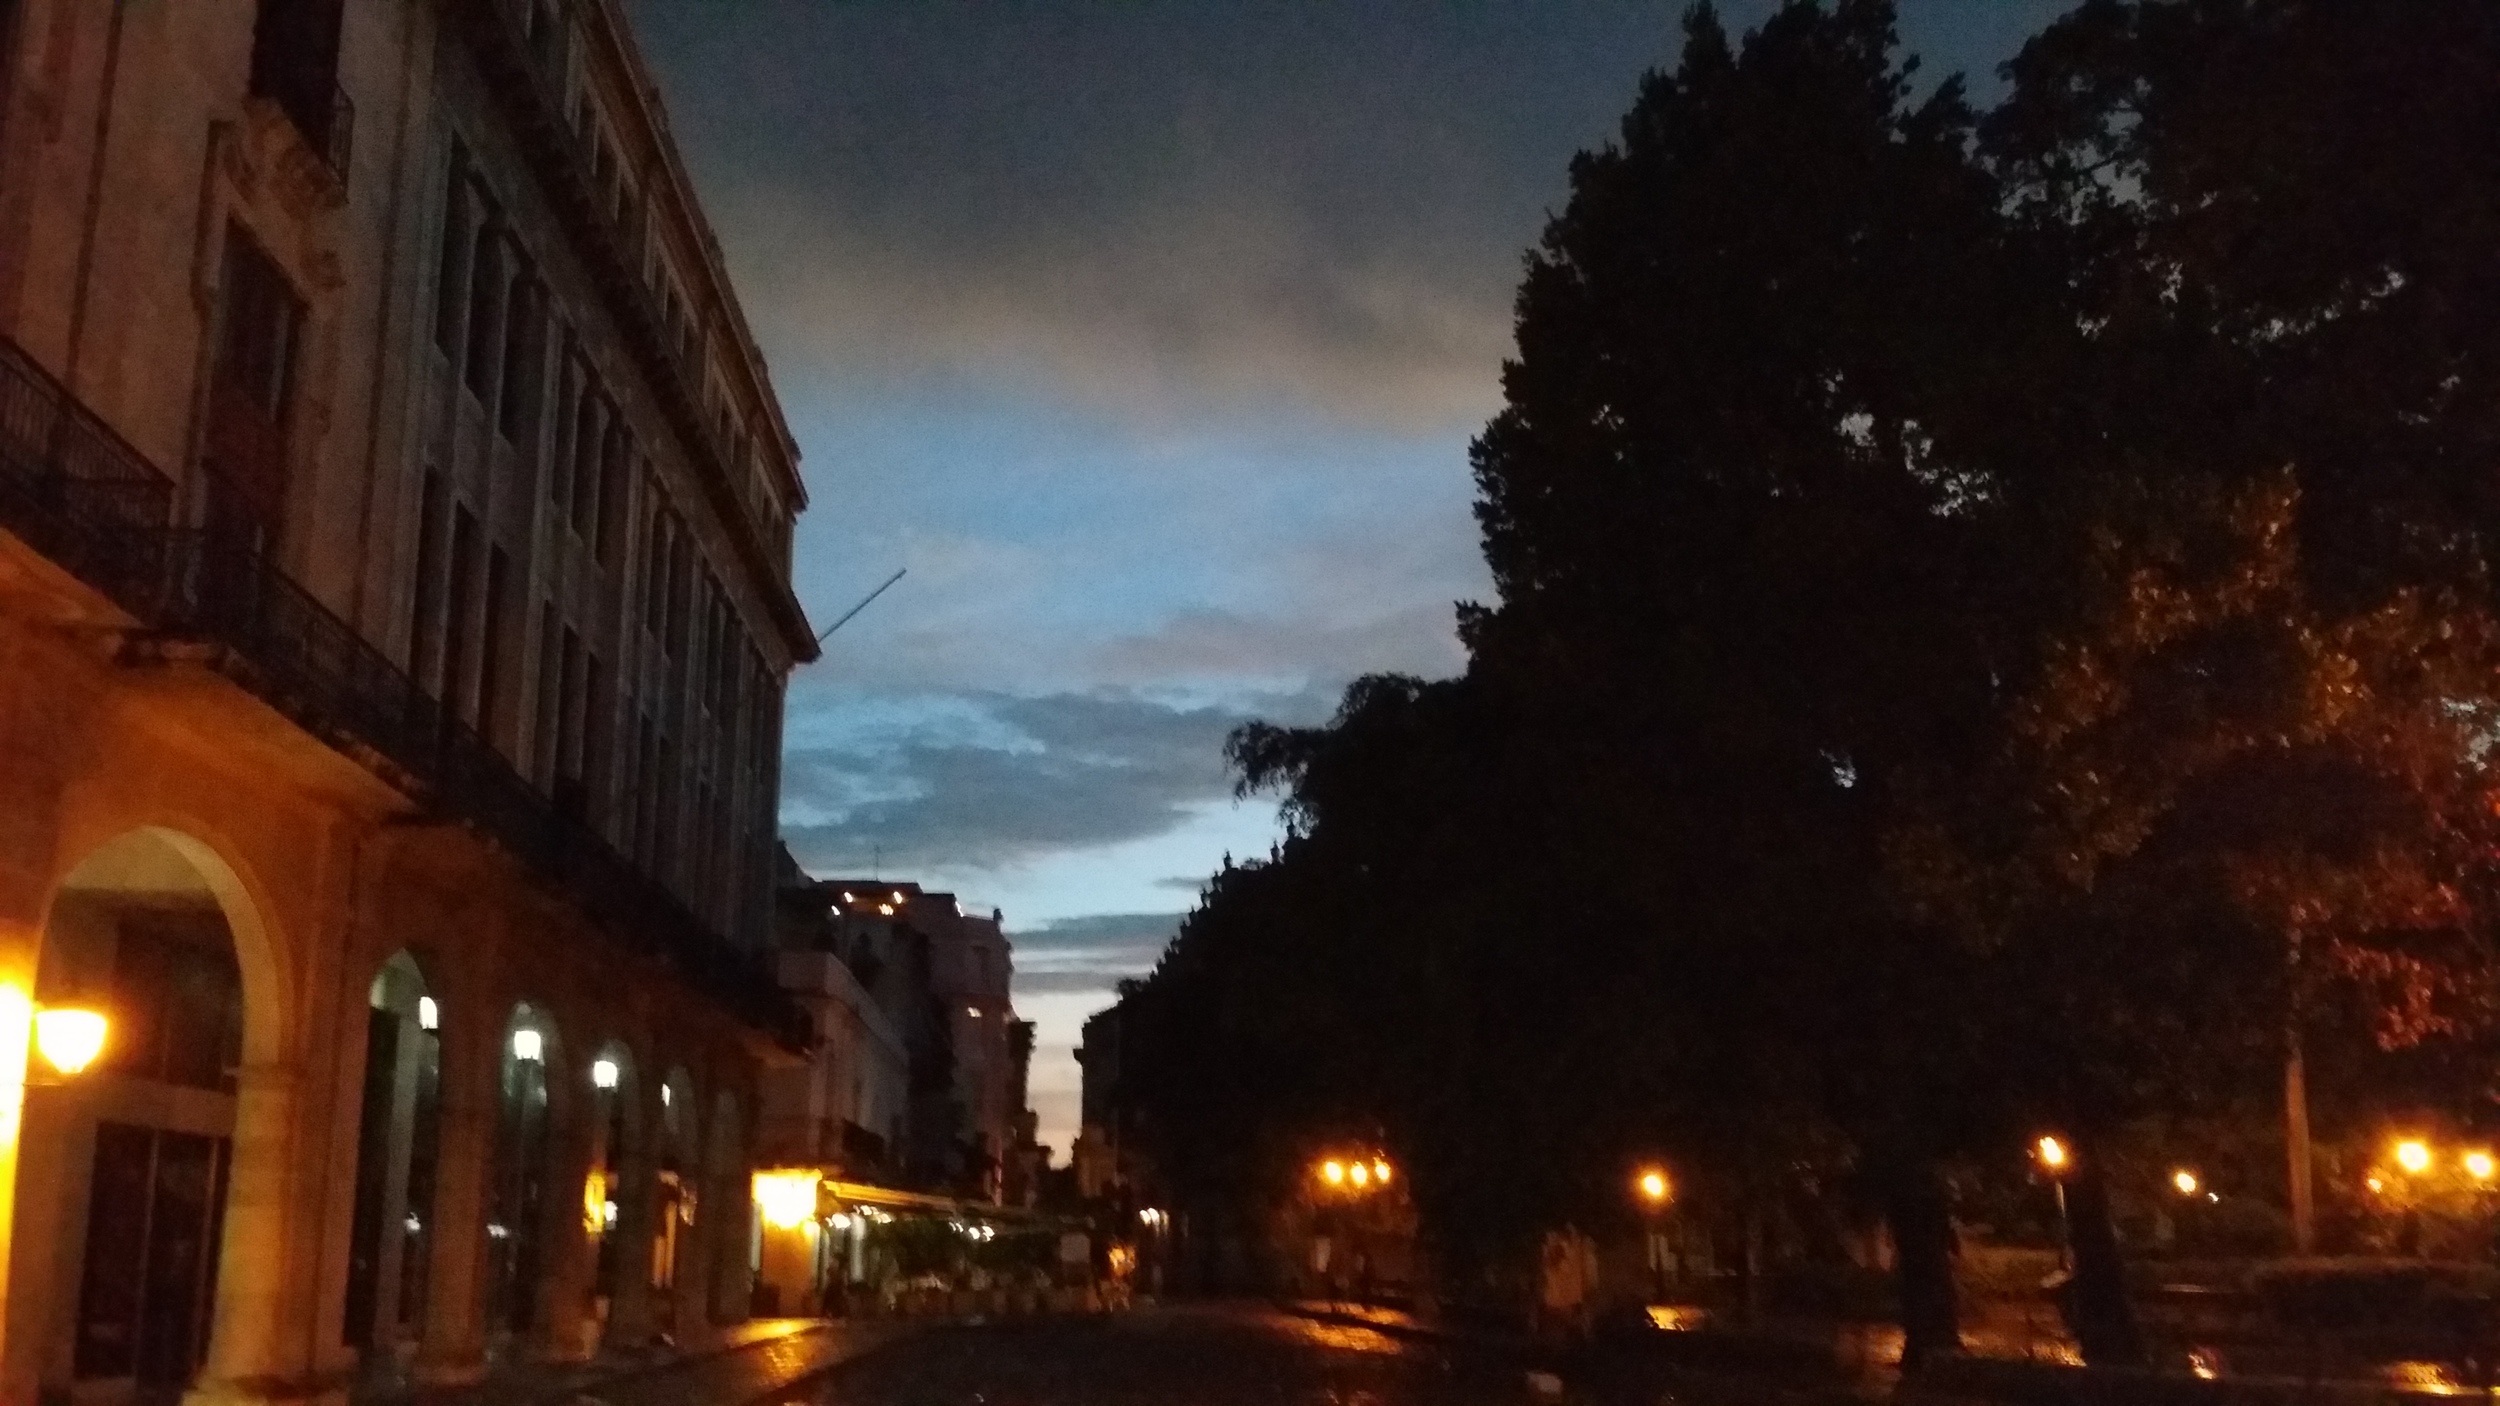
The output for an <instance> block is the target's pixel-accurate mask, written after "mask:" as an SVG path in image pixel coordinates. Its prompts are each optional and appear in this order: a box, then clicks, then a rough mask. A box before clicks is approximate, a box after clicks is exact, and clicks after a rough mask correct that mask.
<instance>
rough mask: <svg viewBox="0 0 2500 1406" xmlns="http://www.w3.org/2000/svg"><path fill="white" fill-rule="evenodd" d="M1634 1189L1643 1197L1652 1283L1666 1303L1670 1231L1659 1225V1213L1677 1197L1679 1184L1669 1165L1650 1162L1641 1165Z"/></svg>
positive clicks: (1645, 1235) (1642, 1208)
mask: <svg viewBox="0 0 2500 1406" xmlns="http://www.w3.org/2000/svg"><path fill="white" fill-rule="evenodd" d="M1633 1190H1634V1191H1635V1192H1636V1193H1637V1194H1638V1195H1639V1197H1640V1203H1641V1221H1642V1225H1643V1229H1644V1232H1645V1234H1644V1237H1643V1238H1644V1239H1646V1240H1647V1242H1648V1247H1649V1277H1650V1283H1651V1286H1652V1288H1653V1290H1654V1291H1655V1293H1656V1295H1657V1297H1658V1299H1659V1301H1660V1302H1662V1303H1663V1302H1664V1301H1665V1300H1666V1297H1667V1244H1666V1235H1665V1234H1664V1233H1663V1232H1662V1231H1660V1230H1659V1229H1658V1217H1659V1216H1660V1215H1661V1214H1662V1213H1663V1212H1665V1210H1666V1208H1667V1205H1668V1203H1669V1202H1671V1201H1673V1200H1674V1199H1675V1184H1674V1183H1673V1182H1671V1181H1669V1180H1668V1179H1667V1171H1666V1168H1664V1167H1657V1166H1649V1167H1643V1168H1641V1172H1640V1175H1639V1176H1638V1177H1637V1178H1635V1179H1634V1181H1633Z"/></svg>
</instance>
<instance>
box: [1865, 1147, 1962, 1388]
mask: <svg viewBox="0 0 2500 1406" xmlns="http://www.w3.org/2000/svg"><path fill="white" fill-rule="evenodd" d="M1885 1182H1886V1185H1885V1197H1884V1219H1885V1221H1886V1223H1887V1224H1889V1225H1890V1227H1891V1229H1892V1272H1893V1282H1894V1286H1895V1289H1896V1290H1897V1291H1898V1293H1899V1294H1900V1297H1901V1370H1902V1372H1903V1373H1905V1374H1906V1373H1913V1372H1916V1371H1918V1370H1919V1368H1921V1367H1922V1366H1925V1365H1926V1364H1927V1363H1928V1362H1929V1361H1931V1360H1933V1359H1934V1358H1935V1357H1937V1356H1938V1355H1940V1354H1946V1353H1955V1352H1959V1351H1961V1350H1962V1324H1961V1314H1960V1305H1959V1304H1958V1302H1957V1301H1956V1298H1955V1295H1954V1288H1953V1212H1952V1208H1951V1207H1950V1206H1949V1205H1948V1204H1947V1203H1946V1201H1945V1187H1944V1178H1943V1177H1942V1176H1941V1175H1940V1174H1938V1172H1937V1170H1936V1168H1935V1166H1934V1164H1932V1163H1917V1164H1913V1165H1908V1166H1902V1167H1896V1168H1894V1169H1893V1170H1892V1172H1891V1174H1890V1175H1889V1176H1887V1177H1886V1178H1885Z"/></svg>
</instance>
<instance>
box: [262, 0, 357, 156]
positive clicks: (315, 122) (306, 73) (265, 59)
mask: <svg viewBox="0 0 2500 1406" xmlns="http://www.w3.org/2000/svg"><path fill="white" fill-rule="evenodd" d="M343 8H344V6H343V0H260V17H259V19H258V21H257V22H256V23H254V24H253V26H252V95H253V96H254V97H261V98H267V99H269V100H270V101H271V102H274V103H276V104H277V105H278V107H279V108H280V110H282V111H284V112H285V113H286V115H287V120H289V121H291V122H293V123H294V124H295V130H297V131H298V132H301V133H303V135H304V141H305V143H306V144H307V145H309V146H311V147H312V149H313V150H314V151H316V152H318V153H320V154H321V155H322V156H323V157H324V158H325V159H328V158H329V157H330V156H331V152H332V144H333V139H334V138H342V137H344V136H345V135H346V133H345V132H344V131H343V130H341V123H342V122H343V121H344V120H345V111H346V105H345V103H343V102H342V101H341V100H340V93H339V14H340V11H341V10H342V9H343Z"/></svg>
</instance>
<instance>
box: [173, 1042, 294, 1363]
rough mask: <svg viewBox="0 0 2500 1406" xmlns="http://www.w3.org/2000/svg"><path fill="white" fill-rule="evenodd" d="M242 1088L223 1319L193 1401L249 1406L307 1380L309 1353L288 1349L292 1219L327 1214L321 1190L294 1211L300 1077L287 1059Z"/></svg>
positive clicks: (246, 1079) (245, 1073)
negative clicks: (292, 1156)
mask: <svg viewBox="0 0 2500 1406" xmlns="http://www.w3.org/2000/svg"><path fill="white" fill-rule="evenodd" d="M239 1083H240V1093H239V1096H238V1097H237V1099H236V1102H235V1115H234V1144H233V1147H234V1151H233V1154H232V1157H233V1161H232V1164H231V1166H230V1167H229V1168H228V1170H227V1173H226V1211H225V1234H224V1237H223V1241H222V1244H223V1249H222V1250H221V1251H220V1253H219V1255H218V1259H217V1318H216V1322H215V1324H214V1325H213V1326H212V1327H211V1329H210V1332H209V1339H208V1362H207V1364H206V1365H205V1366H203V1367H202V1368H201V1369H200V1375H199V1386H198V1387H196V1388H195V1389H194V1390H193V1391H192V1392H191V1393H190V1395H189V1396H188V1397H187V1398H186V1399H188V1400H194V1401H230V1400H249V1399H251V1398H252V1397H253V1395H254V1394H255V1391H256V1389H257V1387H258V1386H259V1385H261V1384H266V1383H270V1382H284V1381H293V1380H295V1379H296V1378H297V1377H299V1376H300V1375H301V1372H300V1368H301V1366H302V1363H301V1360H300V1356H298V1357H296V1358H295V1359H293V1360H290V1355H289V1354H288V1352H287V1350H286V1349H287V1346H288V1343H287V1339H288V1337H289V1336H290V1335H289V1334H288V1333H287V1332H286V1331H285V1329H286V1326H287V1323H288V1319H289V1318H290V1317H291V1316H292V1315H290V1314H289V1313H288V1308H289V1307H290V1304H289V1300H290V1299H294V1298H297V1297H298V1296H299V1294H300V1289H301V1286H300V1285H297V1284H294V1283H292V1282H290V1272H291V1270H292V1269H293V1266H291V1265H290V1263H289V1259H290V1256H289V1255H288V1254H287V1249H288V1247H289V1245H290V1243H291V1241H292V1238H293V1237H292V1236H291V1235H290V1231H292V1230H293V1229H294V1228H295V1227H294V1226H293V1225H291V1224H290V1222H292V1221H296V1220H307V1219H314V1218H317V1216H318V1212H319V1209H320V1207H319V1205H318V1189H317V1188H316V1189H314V1193H313V1199H314V1201H315V1204H313V1205H309V1206H302V1207H298V1206H293V1205H290V1204H289V1202H290V1201H291V1200H293V1199H294V1198H293V1197H291V1196H290V1195H289V1192H290V1190H291V1187H290V1182H291V1180H292V1179H291V1178H290V1177H289V1176H288V1175H287V1170H288V1168H287V1153H288V1149H289V1146H290V1143H291V1141H292V1134H293V1133H294V1132H295V1129H294V1127H293V1122H294V1118H295V1113H296V1106H297V1102H298V1097H297V1096H298V1088H297V1085H298V1083H299V1078H298V1071H297V1070H296V1069H295V1068H294V1067H293V1066H292V1065H290V1064H284V1063H278V1062H270V1063H263V1064H247V1065H245V1066H244V1068H243V1070H242V1074H241V1078H240V1080H239ZM299 1346H300V1345H299Z"/></svg>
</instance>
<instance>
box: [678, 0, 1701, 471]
mask: <svg viewBox="0 0 2500 1406" xmlns="http://www.w3.org/2000/svg"><path fill="white" fill-rule="evenodd" d="M636 11H637V18H638V22H639V26H640V28H641V29H642V31H643V32H644V34H645V36H646V40H647V43H648V45H649V47H650V48H651V49H652V50H653V52H654V55H655V59H656V61H657V64H658V66H659V67H660V69H661V70H662V72H663V73H664V74H665V75H668V76H669V77H670V78H672V79H673V80H674V81H671V82H669V83H668V85H667V86H668V89H669V91H670V93H671V94H672V109H673V111H674V113H675V115H676V125H677V128H678V130H679V132H680V134H681V138H682V140H684V142H685V143H686V145H687V146H688V147H689V148H690V149H692V150H693V151H694V152H695V153H696V165H697V169H698V171H702V172H707V173H710V172H717V173H721V174H723V175H726V176H728V177H729V178H728V179H724V180H718V181H715V182H712V183H711V193H710V203H711V205H712V207H713V210H714V213H715V216H716V218H717V219H719V220H720V221H721V222H722V223H723V224H724V225H729V226H734V227H735V228H736V229H737V230H738V237H737V238H735V239H733V240H730V241H729V249H730V257H731V262H732V264H733V266H734V268H735V270H736V272H737V273H738V274H739V275H740V278H741V281H742V283H743V284H745V285H746V286H749V287H755V286H769V287H771V288H773V289H774V296H773V297H772V298H771V299H770V300H752V301H753V302H755V303H757V304H759V305H760V306H757V307H755V308H753V309H752V310H753V311H754V312H755V313H756V316H757V321H758V322H759V324H760V330H761V331H762V334H763V337H764V341H765V343H766V345H767V346H768V347H769V348H770V349H771V350H772V352H773V354H774V356H775V357H776V359H777V364H778V365H779V367H780V369H781V371H782V373H783V375H784V377H785V378H786V379H796V378H807V379H810V380H814V379H817V378H825V379H826V380H827V381H828V382H832V381H839V382H843V383H851V382H856V381H858V380H859V379H862V378H868V379H872V380H883V381H892V380H901V379H908V378H912V377H916V376H921V375H925V374H927V373H930V372H933V371H936V372H952V371H973V372H978V373H980V374H984V375H996V374H1012V375H1015V376H1019V377H1024V378H1027V379H1039V380H1041V381H1043V382H1045V383H1047V384H1048V385H1049V386H1050V388H1051V389H1052V390H1054V391H1058V392H1062V393H1074V394H1076V395H1079V396H1082V397H1084V398H1087V399H1089V400H1092V401H1095V402H1097V403H1101V404H1107V405H1114V406H1117V407H1120V408H1122V409H1124V410H1127V411H1130V412H1133V413H1138V414H1145V415H1154V416H1162V415H1168V414H1172V413H1190V410H1191V408H1192V407H1194V408H1196V409H1198V410H1203V409H1204V408H1206V407H1207V406H1208V405H1210V404H1220V403H1249V404H1272V403H1275V402H1278V401H1285V402H1291V403H1295V404H1300V405H1304V406H1308V407H1313V408H1318V409H1321V410H1324V411H1328V412H1333V413H1335V414H1338V415H1340V416H1344V417H1348V418H1353V419H1360V420H1364V421H1369V422H1376V423H1392V424H1399V425H1406V426H1419V425H1429V426H1434V427H1441V426H1447V425H1450V424H1454V423H1456V424H1465V423H1470V422H1474V421H1478V420H1481V418H1482V417H1483V415H1484V413H1485V412H1486V410H1487V409H1488V408H1489V406H1490V405H1491V403H1492V394H1493V375H1492V373H1493V370H1494V368H1495V366H1496V365H1497V364H1498V362H1499V360H1500V357H1501V355H1502V352H1503V349H1504V347H1505V344H1506V343H1507V340H1508V335H1509V322H1510V318H1509V304H1510V285H1511V283H1512V282H1513V280H1514V278H1515V277H1516V269H1517V265H1516V257H1517V251H1518V249H1519V248H1520V247H1521V246H1522V245H1523V244H1524V243H1526V242H1527V241H1528V240H1529V239H1531V238H1533V237H1534V235H1535V233H1536V227H1537V224H1538V222H1539V220H1540V218H1541V215H1542V211H1543V209H1544V208H1545V207H1546V206H1547V205H1548V204H1550V203H1552V201H1553V199H1554V197H1555V194H1556V193H1557V192H1558V191H1559V190H1560V188H1561V184H1562V177H1563V171H1564V166H1565V162H1566V161H1567V160H1568V158H1569V156H1570V154H1571V152H1572V151H1573V150H1574V149H1575V148H1576V147H1577V146H1579V145H1581V144H1583V143H1585V142H1587V141H1590V140H1593V139H1595V138H1598V137H1601V136H1602V135H1603V134H1604V133H1605V131H1606V130H1607V128H1608V126H1609V125H1610V123H1611V120H1612V118H1613V116H1614V115H1615V114H1616V113H1617V112H1619V111H1620V110H1621V108H1622V107H1623V105H1624V103H1625V102H1626V101H1627V100H1628V99H1629V96H1630V94H1631V91H1632V84H1633V81H1634V79H1635V78H1636V76H1637V75H1638V73H1639V71H1640V70H1641V68H1642V67H1643V66H1645V65H1646V64H1648V63H1650V62H1653V61H1655V60H1657V59H1660V58H1662V57H1663V56H1664V55H1665V54H1666V53H1667V51H1668V44H1669V40H1670V35H1671V32H1672V23H1673V16H1672V13H1671V12H1670V11H1669V10H1668V9H1666V8H1665V7H1662V6H1659V5H1657V4H1656V3H1655V0H1584V3H1580V4H1576V5H1573V6H1569V7H1560V6H1529V5H1513V6H1501V5H1486V6H1419V5H1414V4H1406V3H1398V2H1397V0H1352V3H1344V4H1330V5H1310V4H1304V3H1300V0H1232V2H1231V3H1226V4H1223V5H1205V4H1196V3H1191V4H1180V3H1165V4H1128V3H1109V0H1098V2H1097V3H1081V2H1080V3H1061V4H1047V5H1045V4H1035V5H1017V6H1000V5H994V4H978V3H968V2H965V3H947V0H934V2H932V0H908V2H907V3H906V2H904V0H897V2H896V3H866V4H841V5H836V4H825V3H820V0H739V3H736V4H729V3H696V2H695V0H641V3H639V4H638V5H637V7H636Z"/></svg>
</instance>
